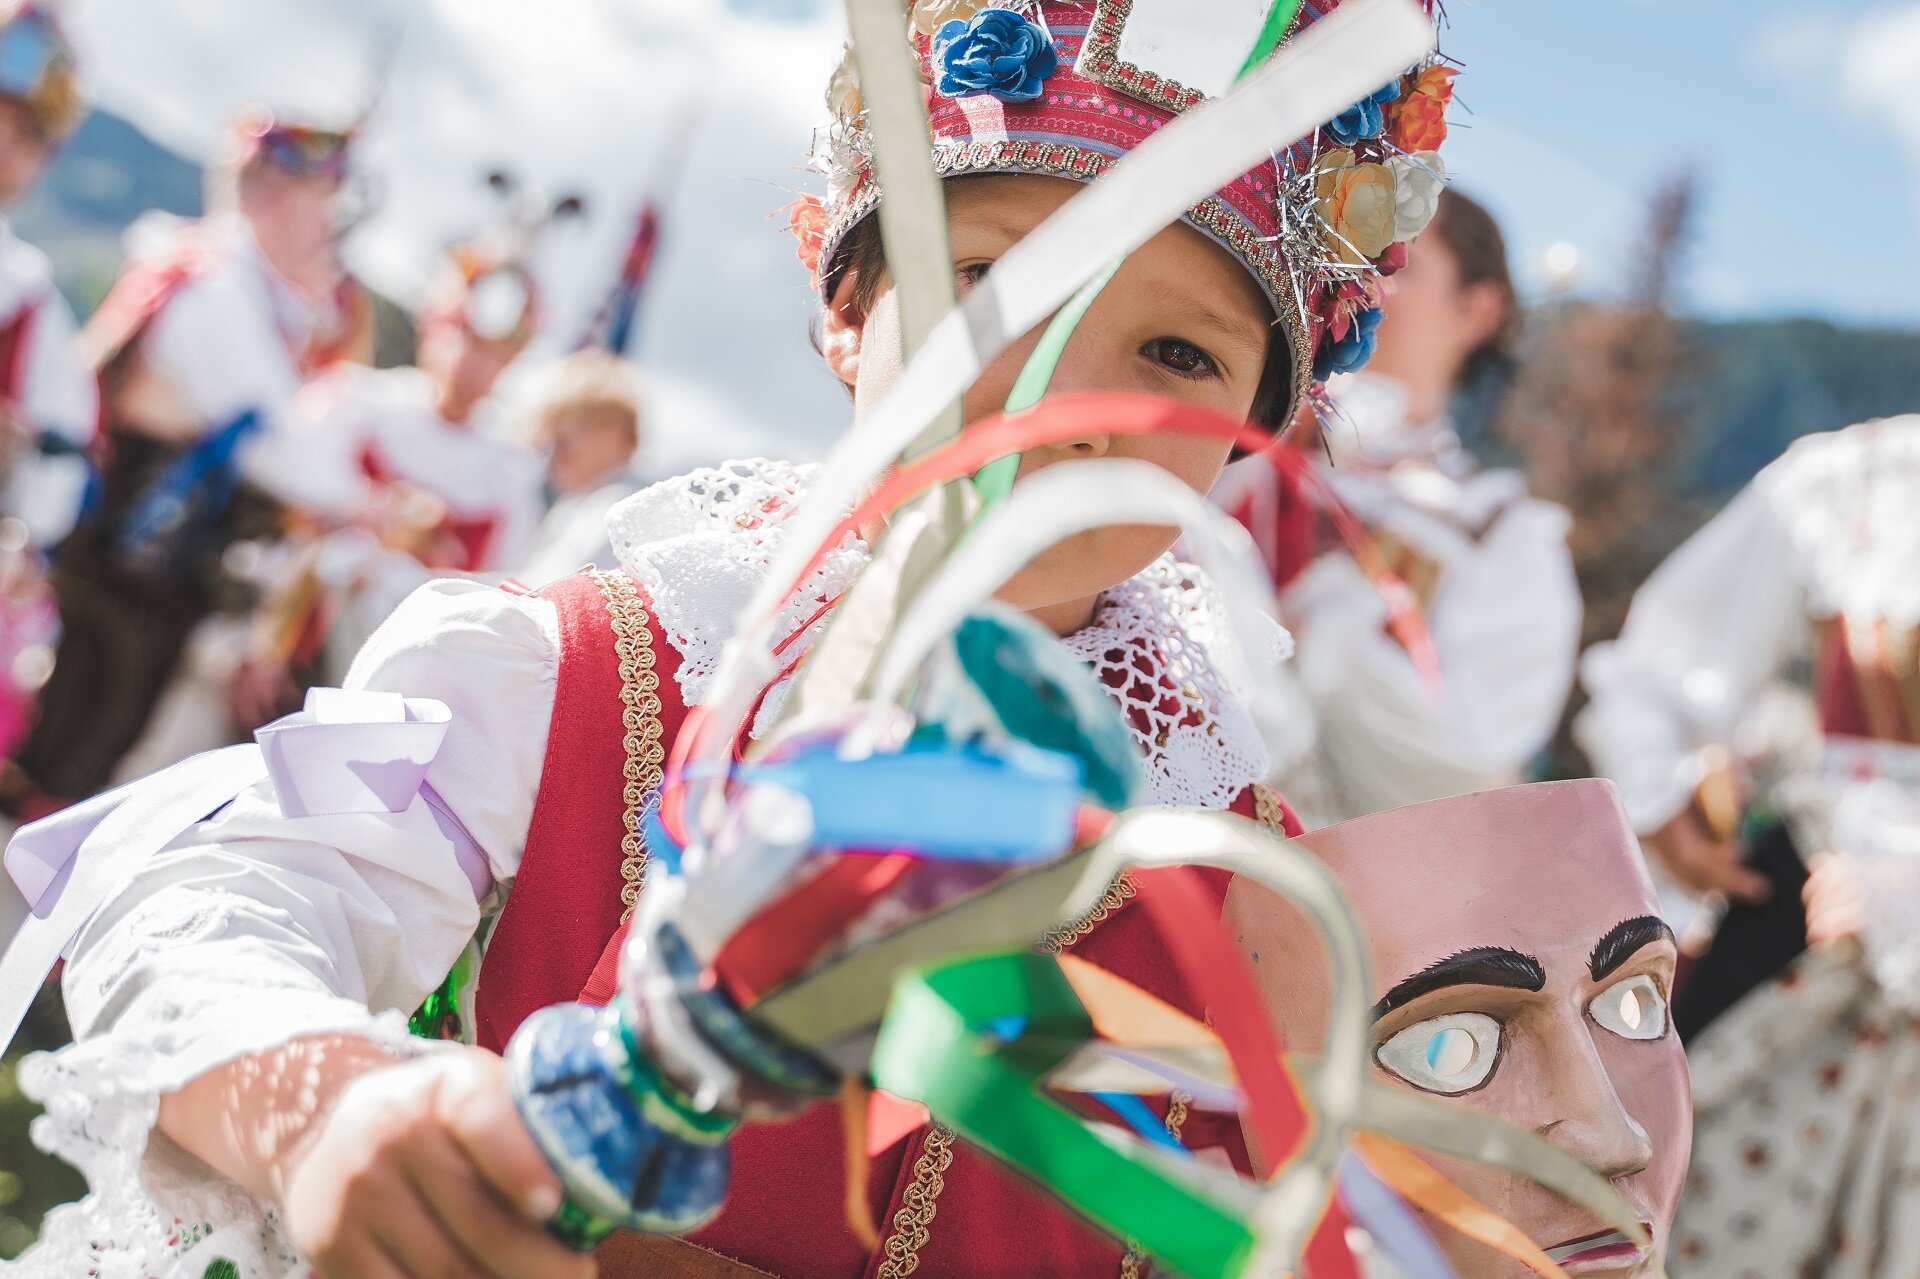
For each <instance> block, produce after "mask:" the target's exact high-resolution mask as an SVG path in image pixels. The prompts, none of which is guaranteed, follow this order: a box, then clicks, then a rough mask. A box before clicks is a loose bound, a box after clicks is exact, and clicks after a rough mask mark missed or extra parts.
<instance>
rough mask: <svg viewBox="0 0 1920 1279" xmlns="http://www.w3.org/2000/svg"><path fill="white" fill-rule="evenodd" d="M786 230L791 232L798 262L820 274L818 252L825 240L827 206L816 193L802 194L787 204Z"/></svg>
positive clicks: (814, 273) (817, 274)
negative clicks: (798, 258)
mask: <svg viewBox="0 0 1920 1279" xmlns="http://www.w3.org/2000/svg"><path fill="white" fill-rule="evenodd" d="M787 230H789V231H791V232H793V239H794V250H795V252H796V253H798V254H799V257H800V264H801V265H802V266H804V267H806V268H807V270H808V271H810V272H812V273H813V276H814V278H815V279H818V278H819V276H820V253H821V250H822V249H824V248H825V247H826V241H827V206H826V205H824V204H822V203H821V202H820V197H819V196H817V195H803V196H801V197H800V198H799V199H798V200H795V201H794V202H793V203H792V204H789V205H788V206H787Z"/></svg>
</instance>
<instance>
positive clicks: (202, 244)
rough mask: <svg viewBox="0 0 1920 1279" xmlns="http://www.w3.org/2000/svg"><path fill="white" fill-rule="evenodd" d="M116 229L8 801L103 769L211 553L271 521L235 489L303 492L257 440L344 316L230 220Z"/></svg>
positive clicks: (324, 148)
mask: <svg viewBox="0 0 1920 1279" xmlns="http://www.w3.org/2000/svg"><path fill="white" fill-rule="evenodd" d="M236 145H237V146H240V147H242V148H244V149H245V152H244V156H243V160H242V162H243V163H244V162H257V163H266V164H274V165H280V166H284V167H292V166H300V167H298V168H295V169H294V171H300V172H304V171H308V169H310V168H313V167H321V168H327V169H328V170H329V171H332V170H333V169H335V168H337V167H338V166H341V165H343V164H344V156H345V146H346V138H345V136H344V135H340V134H328V133H321V132H317V131H314V130H311V129H305V128H301V127H296V126H289V125H286V124H283V123H279V122H275V121H273V120H272V119H270V118H267V117H257V118H256V117H253V116H249V117H248V118H247V119H246V120H243V121H242V123H241V125H240V126H239V128H238V130H237V140H236ZM247 157H252V159H251V160H249V159H248V158H247ZM128 241H129V248H130V250H131V253H132V258H131V261H130V263H129V265H128V266H127V268H126V269H125V271H124V272H123V273H122V275H121V278H120V279H119V280H118V281H117V282H116V284H115V285H114V288H113V289H112V291H111V292H110V293H109V294H108V295H107V298H106V299H105V300H104V301H103V302H102V303H101V305H100V308H99V310H98V311H96V312H95V314H94V316H93V318H92V319H91V320H90V321H89V322H88V325H87V328H86V331H85V333H84V335H83V338H82V342H83V345H84V346H85V347H86V348H87V350H88V353H89V355H90V357H91V358H92V360H93V361H94V364H95V366H96V368H97V369H98V372H99V376H100V384H101V388H102V389H101V397H102V406H103V412H102V415H101V422H102V430H101V440H100V451H101V455H102V459H103V461H102V468H101V469H102V472H103V478H104V486H103V491H102V495H101V501H100V504H99V507H98V509H97V510H96V511H94V512H93V513H92V514H91V515H90V517H89V519H88V521H87V522H86V524H85V526H84V527H82V528H81V529H79V530H78V531H77V532H76V534H75V536H74V537H73V538H72V540H71V541H70V543H69V544H68V545H67V546H66V547H65V548H64V550H63V553H62V555H61V559H60V563H59V565H58V567H57V570H56V572H55V577H54V580H55V585H56V588H57V590H58V593H59V599H60V611H61V615H62V617H63V618H64V619H65V631H64V633H63V635H62V640H61V645H60V650H59V655H58V658H57V660H56V664H55V667H54V674H53V678H52V679H51V680H50V681H49V683H48V685H47V688H46V690H45V694H44V713H43V716H42V719H41V722H40V724H39V725H38V726H37V727H36V729H35V732H34V734H33V736H32V737H31V738H30V739H29V740H28V741H27V743H26V745H25V746H24V747H23V749H22V751H21V753H20V755H19V757H18V759H17V761H16V763H17V766H18V770H17V773H16V775H15V776H14V777H13V778H12V779H10V783H9V789H8V796H7V797H8V800H9V802H10V803H11V804H12V806H13V807H14V808H15V810H16V813H18V814H20V815H28V816H31V815H32V814H33V813H34V812H36V811H44V810H45V809H46V808H48V807H51V806H55V805H57V804H58V803H59V802H63V801H65V800H69V799H72V798H75V797H79V796H85V795H88V794H92V793H93V792H95V791H97V790H99V789H100V788H101V787H102V786H103V785H105V784H106V782H107V781H108V779H109V777H110V775H111V773H112V770H113V768H114V765H115V764H116V762H117V761H118V760H119V759H120V757H121V756H122V755H123V754H124V753H125V752H126V751H127V750H128V748H129V747H131V746H132V745H133V743H134V741H135V740H136V738H137V737H138V735H139V734H140V731H141V729H142V728H143V727H144V725H145V724H146V722H147V719H148V717H149V715H150V714H151V712H152V710H153V708H154V706H155V704H156V702H157V701H158V700H159V698H160V696H161V694H162V693H163V692H164V691H165V689H166V687H167V683H168V681H169V679H170V678H171V677H172V676H173V674H174V672H175V670H176V668H177V666H178V664H179V660H180V657H181V653H182V650H183V648H184V646H185V645H186V643H187V640H188V637H189V636H190V635H191V634H192V633H193V630H194V628H195V626H196V624H198V623H199V622H200V620H201V619H202V618H204V617H205V616H207V614H208V612H209V611H210V610H211V609H212V608H213V607H214V604H215V599H216V594H217V591H218V590H219V589H220V586H221V583H222V580H223V575H222V568H221V565H220V559H221V554H222V552H223V551H224V550H225V549H226V547H227V546H229V545H231V544H232V543H233V542H234V541H235V540H237V539H239V538H241V537H242V536H245V535H247V534H250V533H267V534H272V533H275V532H277V524H278V518H277V515H276V514H275V512H274V509H273V504H272V502H271V501H269V500H266V499H265V498H256V499H252V500H246V499H244V497H243V499H242V500H236V492H237V491H240V492H242V493H243V494H244V493H245V492H247V491H256V492H258V493H261V494H268V495H273V496H275V497H282V498H286V499H289V500H298V499H299V498H301V497H302V496H303V495H305V493H306V483H307V479H308V476H307V472H306V470H305V468H303V467H302V466H301V464H300V461H299V459H298V458H297V457H292V456H288V455H286V454H285V453H282V452H276V451H275V450H273V449H271V448H268V447H264V446H263V445H264V443H265V442H266V441H270V440H272V439H273V438H274V437H275V436H276V435H277V434H278V433H280V432H281V431H283V430H284V428H285V425H286V420H287V414H288V409H289V406H290V404H291V402H292V400H293V397H294V395H295V393H296V392H297V391H298V390H299V389H300V387H301V386H302V385H303V384H304V383H305V382H306V380H307V378H308V377H309V376H311V375H312V374H313V373H314V372H316V371H317V370H318V369H319V368H322V367H325V366H326V365H328V364H331V363H332V362H334V361H335V360H336V359H338V358H340V356H341V354H342V352H343V351H345V350H346V349H347V348H348V347H350V346H352V345H353V343H352V341H350V340H348V339H345V338H343V332H345V331H357V329H356V328H355V326H347V329H346V330H343V328H342V321H341V315H340V312H339V307H340V306H341V305H345V303H342V302H341V299H340V298H338V297H328V298H314V297H310V296H309V295H308V294H307V293H305V292H304V291H302V290H301V289H300V288H299V287H297V286H296V285H295V284H294V283H293V282H291V281H289V280H288V279H286V278H285V277H284V276H282V275H281V274H280V273H279V272H278V271H276V270H275V269H274V267H273V266H272V265H271V264H270V263H269V262H268V261H267V259H266V257H265V255H264V254H263V253H262V252H261V250H260V248H259V246H258V244H257V243H256V242H255V240H254V237H253V235H252V233H251V231H250V230H249V229H248V228H247V226H246V225H245V223H244V222H243V221H242V220H241V219H239V218H238V217H234V216H220V217H216V218H214V219H211V220H209V221H207V222H202V223H183V222H180V221H178V220H177V219H172V218H168V217H165V216H161V215H153V216H150V217H149V218H147V219H144V220H143V221H142V222H141V223H137V224H136V225H135V227H134V229H133V230H132V231H131V232H129V236H128ZM355 296H357V295H355ZM242 478H244V479H245V480H246V481H248V482H249V486H250V488H249V490H239V485H240V481H241V480H242Z"/></svg>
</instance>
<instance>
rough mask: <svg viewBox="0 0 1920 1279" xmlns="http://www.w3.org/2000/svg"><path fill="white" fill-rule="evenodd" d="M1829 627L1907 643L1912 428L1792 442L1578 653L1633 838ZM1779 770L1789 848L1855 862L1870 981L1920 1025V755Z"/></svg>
mask: <svg viewBox="0 0 1920 1279" xmlns="http://www.w3.org/2000/svg"><path fill="white" fill-rule="evenodd" d="M1836 616H1845V617H1846V618H1848V619H1850V620H1851V621H1854V622H1871V621H1885V622H1887V623H1889V624H1891V625H1892V626H1893V627H1895V628H1897V629H1900V630H1906V631H1910V630H1912V629H1913V628H1915V627H1917V626H1920V416H1908V417H1899V418H1888V419H1886V420H1884V421H1877V422H1867V423H1862V424H1860V425H1857V426H1852V427H1848V428H1847V429H1845V430H1843V431H1836V432H1832V433H1830V434H1825V435H1815V436H1808V437H1806V438H1804V439H1802V440H1799V441H1797V442H1796V443H1795V444H1794V445H1793V446H1792V447H1791V448H1790V449H1788V450H1787V452H1786V454H1785V455H1783V456H1782V457H1781V458H1780V459H1779V460H1778V461H1776V462H1774V463H1773V464H1772V465H1771V466H1769V467H1767V468H1766V469H1765V470H1764V471H1762V472H1761V473H1760V474H1759V475H1758V476H1757V477H1755V479H1754V481H1753V483H1752V484H1750V485H1749V486H1748V487H1747V488H1746V489H1745V490H1744V491H1742V492H1741V493H1740V494H1739V495H1738V496H1737V497H1735V498H1734V499H1733V500H1732V501H1731V502H1729V503H1728V504H1727V506H1726V508H1725V509H1724V510H1722V511H1721V512H1720V513H1719V514H1718V515H1716V516H1715V517H1714V518H1713V519H1712V520H1711V521H1710V522H1709V523H1708V524H1707V525H1706V527H1704V528H1702V529H1701V530H1700V531H1699V532H1698V533H1696V534H1694V535H1693V537H1691V538H1690V539H1688V541H1687V542H1686V543H1685V544H1684V545H1682V546H1681V547H1680V549H1679V550H1677V551H1675V552H1674V553H1673V555H1672V556H1670V557H1669V558H1668V559H1667V561H1666V562H1665V563H1664V564H1662V565H1661V566H1660V568H1659V569H1658V570H1657V571H1655V573H1654V574H1653V575H1652V576H1651V577H1649V578H1648V579H1647V581H1646V584H1645V585H1643V586H1642V587H1641V588H1640V592H1639V594H1638V595H1636V596H1635V597H1634V601H1633V607H1632V609H1631V610H1630V611H1629V612H1628V614H1627V621H1626V625H1625V627H1624V628H1623V629H1622V631H1621V634H1620V638H1619V639H1618V640H1616V641H1614V642H1612V643H1609V644H1596V645H1594V646H1593V648H1592V649H1591V650H1589V651H1588V653H1587V655H1586V657H1585V659H1584V661H1583V663H1582V668H1581V677H1582V680H1583V681H1584V683H1585V685H1586V688H1587V691H1588V693H1589V695H1590V696H1591V698H1592V700H1591V701H1590V702H1589V704H1588V706H1587V707H1586V709H1585V710H1584V711H1583V712H1582V713H1581V716H1580V719H1579V721H1578V723H1577V724H1576V726H1575V727H1576V731H1577V733H1578V736H1579V740H1580V743H1581V746H1582V747H1583V748H1584V749H1585V750H1586V752H1587V754H1588V756H1589V757H1590V758H1591V759H1592V761H1593V763H1594V766H1595V767H1596V768H1597V769H1598V770H1599V771H1600V772H1601V773H1602V774H1603V775H1605V776H1608V777H1611V778H1613V779H1614V781H1615V782H1616V783H1617V784H1618V785H1619V787H1620V792H1621V796H1622V798H1623V800H1624V801H1625V803H1626V808H1627V814H1628V817H1629V818H1630V819H1631V820H1632V822H1633V824H1634V826H1635V827H1636V829H1638V830H1640V831H1641V832H1642V833H1646V832H1649V831H1653V830H1656V829H1658V828H1659V827H1660V826H1662V825H1664V824H1665V823H1666V822H1667V821H1668V820H1669V819H1670V818H1672V817H1673V816H1674V815H1675V814H1676V813H1678V812H1680V811H1681V809H1683V808H1684V807H1686V805H1687V804H1688V803H1689V802H1690V801H1691V798H1692V795H1693V790H1694V787H1695V786H1696V784H1697V783H1698V782H1699V780H1700V776H1701V773H1702V763H1701V752H1702V751H1703V750H1704V749H1705V748H1706V747H1708V746H1725V745H1729V744H1730V743H1731V740H1732V738H1733V735H1734V732H1735V729H1736V728H1737V727H1738V726H1739V725H1740V723H1741V721H1742V720H1743V719H1744V718H1745V717H1746V716H1747V714H1748V713H1749V712H1750V711H1751V710H1752V709H1753V707H1754V706H1755V704H1756V701H1757V700H1758V698H1759V697H1760V695H1761V693H1762V691H1763V690H1764V689H1766V688H1767V687H1768V686H1769V685H1770V684H1772V683H1773V682H1775V681H1776V680H1780V679H1782V678H1783V677H1785V676H1786V675H1787V674H1788V673H1789V668H1790V666H1791V665H1792V664H1793V663H1794V661H1795V659H1798V658H1804V657H1808V656H1811V653H1812V649H1813V647H1814V635H1815V626H1816V623H1817V622H1819V621H1821V620H1822V619H1828V618H1833V617H1836ZM1789 768H1790V771H1791V772H1792V774H1793V775H1790V776H1789V777H1787V778H1786V779H1784V780H1783V782H1782V783H1781V784H1780V787H1779V790H1780V794H1778V795H1776V796H1775V797H1774V798H1775V800H1776V802H1779V803H1781V804H1782V806H1783V807H1785V808H1786V809H1787V810H1788V814H1789V818H1790V820H1792V822H1793V825H1794V830H1795V835H1796V842H1797V843H1799V844H1800V846H1801V851H1802V852H1803V853H1804V854H1807V855H1811V854H1813V853H1816V852H1820V851H1822V850H1831V851H1834V852H1837V853H1839V854H1841V855H1842V856H1844V857H1846V858H1847V859H1849V861H1851V862H1852V864H1853V870H1854V873H1855V875H1856V878H1857V879H1858V881H1859V883H1860V885H1861V887H1862V889H1863V890H1864V891H1863V896H1864V897H1865V899H1866V900H1865V904H1866V908H1867V921H1866V929H1865V933H1864V937H1863V941H1864V942H1865V944H1866V948H1867V951H1868V953H1869V958H1870V960H1871V961H1872V963H1873V965H1874V970H1875V974H1876V976H1877V977H1878V978H1879V979H1880V982H1881V985H1882V987H1883V989H1885V990H1886V992H1887V993H1888V994H1889V995H1890V996H1891V997H1893V998H1894V999H1895V1000H1896V1001H1898V1002H1900V1003H1902V1004H1904V1005H1906V1006H1908V1007H1910V1008H1915V1009H1920V748H1915V747H1911V746H1905V745H1901V744H1898V743H1892V742H1864V741H1853V740H1849V741H1841V740H1839V739H1828V740H1827V741H1826V742H1825V743H1824V745H1822V746H1817V747H1816V748H1815V750H1814V751H1813V752H1812V754H1811V755H1810V756H1809V757H1807V758H1806V759H1805V760H1804V762H1800V763H1798V764H1797V766H1796V765H1795V763H1794V761H1793V760H1791V759H1790V760H1789Z"/></svg>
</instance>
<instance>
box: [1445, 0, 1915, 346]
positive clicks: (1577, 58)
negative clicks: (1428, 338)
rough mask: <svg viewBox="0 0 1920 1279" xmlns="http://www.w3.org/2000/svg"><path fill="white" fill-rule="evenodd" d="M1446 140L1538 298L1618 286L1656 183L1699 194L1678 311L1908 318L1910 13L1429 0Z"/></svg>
mask: <svg viewBox="0 0 1920 1279" xmlns="http://www.w3.org/2000/svg"><path fill="white" fill-rule="evenodd" d="M1448 11H1449V15H1450V17H1451V23H1452V25H1451V30H1450V31H1449V32H1447V34H1446V36H1445V38H1444V46H1445V48H1446V49H1447V51H1448V52H1449V53H1451V54H1453V55H1454V56H1455V57H1458V58H1459V59H1460V60H1461V61H1463V62H1464V63H1466V73H1465V74H1464V75H1463V76H1462V77H1461V81H1460V84H1461V88H1460V101H1461V103H1462V104H1463V106H1465V107H1467V108H1470V109H1471V114H1468V113H1467V112H1466V111H1460V112H1457V113H1456V120H1457V123H1458V124H1459V125H1460V126H1461V127H1459V128H1458V129H1457V131H1456V132H1455V134H1454V136H1453V137H1452V138H1451V139H1450V140H1449V143H1448V146H1449V148H1450V154H1449V164H1450V166H1451V168H1452V169H1453V171H1454V173H1455V175H1456V176H1457V178H1458V180H1459V183H1460V186H1461V187H1462V189H1464V190H1468V191H1471V192H1473V193H1474V194H1476V195H1479V196H1481V197H1483V198H1484V199H1485V200H1486V202H1487V203H1488V204H1489V205H1491V206H1492V207H1493V208H1494V209H1495V210H1496V211H1497V212H1498V213H1499V214H1500V215H1501V216H1502V217H1503V220H1504V221H1505V222H1506V223H1507V225H1508V229H1509V234H1510V236H1511V239H1512V241H1513V244H1514V257H1515V260H1516V265H1517V266H1519V267H1520V268H1521V269H1522V271H1523V273H1524V274H1525V275H1526V277H1527V278H1528V279H1530V280H1531V281H1532V282H1533V283H1534V284H1535V286H1536V287H1537V286H1538V283H1539V279H1540V272H1539V265H1538V264H1539V259H1540V255H1541V252H1542V251H1543V250H1544V249H1545V248H1546V246H1548V245H1549V244H1551V243H1553V242H1555V241H1564V242H1569V243H1572V244H1573V245H1575V246H1576V247H1577V248H1578V249H1579V250H1580V252H1581V260H1582V262H1583V264H1584V266H1583V269H1582V271H1581V275H1580V283H1579V285H1578V286H1577V287H1579V288H1581V289H1582V290H1584V291H1595V292H1597V291H1603V290H1605V289H1607V288H1609V287H1613V286H1615V285H1616V284H1617V281H1618V278H1619V267H1620V265H1621V263H1622V262H1623V261H1625V260H1628V259H1629V255H1630V250H1631V246H1632V243H1633V240H1634V238H1635V236H1637V235H1638V234H1639V231H1640V227H1641V225H1642V222H1643V220H1644V216H1645V202H1646V198H1647V196H1648V194H1649V193H1650V192H1651V191H1653V190H1654V189H1655V188H1656V187H1657V186H1658V185H1659V184H1660V182H1661V181H1662V179H1663V178H1664V177H1666V176H1668V175H1671V174H1673V173H1676V172H1680V171H1682V170H1685V171H1689V172H1691V173H1693V174H1694V175H1695V176H1696V178H1697V179H1698V182H1699V191H1700V196H1701V204H1700V207H1699V217H1698V221H1697V223H1696V237H1697V238H1696V242H1695V246H1694V251H1693V254H1692V257H1691V259H1690V262H1691V269H1690V271H1689V272H1688V274H1687V275H1686V277H1685V280H1684V288H1683V291H1682V295H1681V298H1680V301H1681V303H1682V305H1684V306H1685V307H1687V308H1688V309H1690V310H1695V311H1698V312H1701V313H1705V314H1712V315H1779V314H1814V315H1823V316H1828V317H1831V318H1834V319H1839V320H1844V321H1851V322H1858V323H1887V324H1898V325H1902V326H1920V4H1916V3H1914V2H1913V0H1902V2H1900V3H1894V2H1892V0H1888V2H1884V3H1878V2H1875V0H1850V2H1848V3H1834V2H1833V0H1801V2H1799V3H1792V4H1789V3H1785V2H1784V0H1589V2H1588V3H1583V4H1575V3H1572V2H1571V0H1448Z"/></svg>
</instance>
